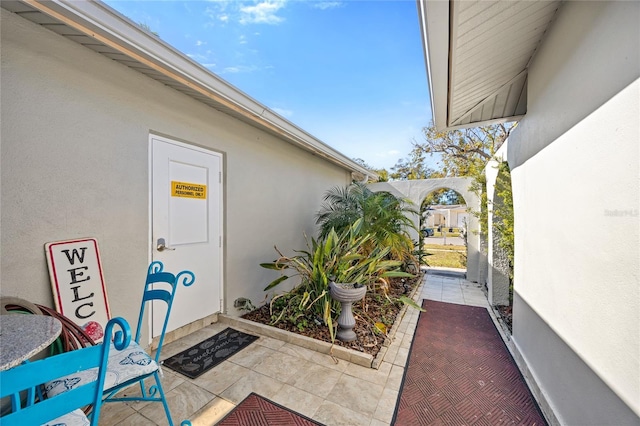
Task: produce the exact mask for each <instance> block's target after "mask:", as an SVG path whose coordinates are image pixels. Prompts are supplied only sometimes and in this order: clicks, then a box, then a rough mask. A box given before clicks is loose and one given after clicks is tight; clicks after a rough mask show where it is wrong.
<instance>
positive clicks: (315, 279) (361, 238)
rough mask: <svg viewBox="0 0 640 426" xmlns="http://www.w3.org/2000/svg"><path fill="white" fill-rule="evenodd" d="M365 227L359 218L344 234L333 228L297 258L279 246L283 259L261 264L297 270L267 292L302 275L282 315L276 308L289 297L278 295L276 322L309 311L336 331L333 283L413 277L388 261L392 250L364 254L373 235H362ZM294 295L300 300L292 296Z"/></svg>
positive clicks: (370, 283) (358, 283)
mask: <svg viewBox="0 0 640 426" xmlns="http://www.w3.org/2000/svg"><path fill="white" fill-rule="evenodd" d="M362 226H363V221H362V219H357V220H356V221H355V222H354V223H353V224H352V225H351V226H349V227H348V228H347V229H345V230H343V231H342V232H341V233H338V232H336V230H335V229H331V230H330V231H329V233H328V234H327V236H326V237H325V238H324V239H318V240H316V239H313V238H312V239H311V240H310V241H309V240H307V241H308V243H307V250H300V251H297V252H296V253H297V254H296V255H294V256H285V255H284V254H283V253H282V252H280V251H279V250H278V248H277V247H276V251H277V252H278V254H279V255H280V257H279V258H278V259H276V260H275V261H273V262H267V263H262V264H260V266H262V267H263V268H268V269H274V270H277V271H281V272H284V271H285V270H293V271H295V273H294V274H292V275H282V276H280V277H279V278H276V279H275V280H273V281H272V282H271V283H269V284H268V285H267V286H266V287H265V288H264V290H265V291H269V290H271V289H273V288H274V287H276V286H278V285H279V284H280V283H282V282H283V281H285V280H287V279H289V278H291V277H294V276H299V277H300V279H301V283H300V285H299V286H297V287H296V288H295V289H293V290H292V291H291V292H289V293H286V294H288V295H289V297H290V302H289V303H288V304H287V305H286V306H284V307H283V309H282V311H281V312H280V314H277V315H275V314H274V313H273V311H274V309H273V306H274V303H275V302H276V301H278V300H279V299H280V298H282V297H285V296H284V295H280V296H275V297H274V298H273V299H272V301H271V306H272V319H273V322H277V321H280V320H282V319H283V318H289V319H291V315H294V317H293V318H296V315H299V314H300V313H301V312H302V311H307V310H308V311H311V312H312V313H313V315H314V316H315V317H318V318H322V320H323V321H324V322H325V324H327V325H328V326H329V327H330V329H331V330H332V332H333V321H332V312H336V311H337V309H338V306H339V305H337V304H335V305H334V302H333V301H332V299H331V297H330V295H329V283H330V282H331V281H335V282H340V283H353V284H355V285H356V286H362V285H367V286H369V287H370V288H373V287H374V284H375V283H376V281H378V280H384V278H388V277H411V276H412V275H411V274H408V273H406V272H403V271H400V270H399V269H398V268H399V267H400V266H401V265H402V262H400V261H397V260H389V259H388V258H387V255H388V254H389V252H390V248H389V247H381V246H375V247H373V248H372V249H369V251H368V252H364V250H363V247H364V246H365V245H366V244H367V243H368V242H369V241H370V240H371V239H372V235H371V234H362V232H361V227H362ZM291 294H294V295H296V297H291ZM296 312H297V314H296ZM273 315H275V317H274V316H273ZM300 317H301V316H298V317H297V318H300Z"/></svg>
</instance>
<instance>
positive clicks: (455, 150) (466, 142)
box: [412, 123, 514, 177]
mask: <svg viewBox="0 0 640 426" xmlns="http://www.w3.org/2000/svg"><path fill="white" fill-rule="evenodd" d="M513 127H514V126H513V125H511V124H494V125H491V126H483V127H475V128H470V129H460V130H449V131H443V132H441V131H438V130H437V129H436V128H435V126H434V125H433V123H432V124H431V125H430V126H429V127H425V128H424V129H422V133H423V136H424V142H422V143H414V149H413V151H418V152H421V153H422V154H423V155H424V154H430V155H433V154H438V155H439V158H440V160H439V162H438V165H439V170H438V172H439V174H441V176H439V177H447V176H476V175H478V174H480V173H481V172H482V170H483V169H484V167H485V165H486V164H487V162H488V161H489V159H491V158H492V157H493V155H494V154H495V153H496V151H497V150H498V149H499V148H500V147H501V146H502V144H503V143H504V141H505V140H506V139H507V138H508V137H509V133H510V132H511V130H512V129H513ZM413 151H412V152H413Z"/></svg>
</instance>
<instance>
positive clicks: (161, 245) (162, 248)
mask: <svg viewBox="0 0 640 426" xmlns="http://www.w3.org/2000/svg"><path fill="white" fill-rule="evenodd" d="M156 249H157V250H158V251H165V250H175V249H174V248H171V247H167V246H166V242H165V240H164V238H158V245H157V246H156Z"/></svg>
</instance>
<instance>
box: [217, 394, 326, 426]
mask: <svg viewBox="0 0 640 426" xmlns="http://www.w3.org/2000/svg"><path fill="white" fill-rule="evenodd" d="M274 425H278V426H323V425H322V423H319V422H317V421H315V420H313V419H310V418H309V417H307V416H303V415H302V414H300V413H296V412H295V411H292V410H290V409H288V408H287V407H283V406H282V405H280V404H276V403H275V402H273V401H271V400H268V399H267V398H264V397H262V396H260V395H258V394H257V393H253V392H252V393H251V394H249V396H248V397H246V398H245V399H244V400H243V401H242V402H241V403H240V404H238V405H237V406H236V407H235V408H234V409H233V410H231V411H230V412H229V414H227V415H226V416H225V417H224V418H223V419H222V420H220V422H219V423H216V426H274Z"/></svg>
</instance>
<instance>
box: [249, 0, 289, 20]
mask: <svg viewBox="0 0 640 426" xmlns="http://www.w3.org/2000/svg"><path fill="white" fill-rule="evenodd" d="M284 6H285V2H284V1H270V0H266V1H262V2H260V3H257V4H255V5H254V6H241V7H240V13H241V14H242V16H241V17H240V21H239V22H240V23H241V24H271V25H275V24H279V23H280V22H283V21H284V18H283V17H281V16H278V15H277V13H278V11H279V10H280V9H282V8H283V7H284Z"/></svg>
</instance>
